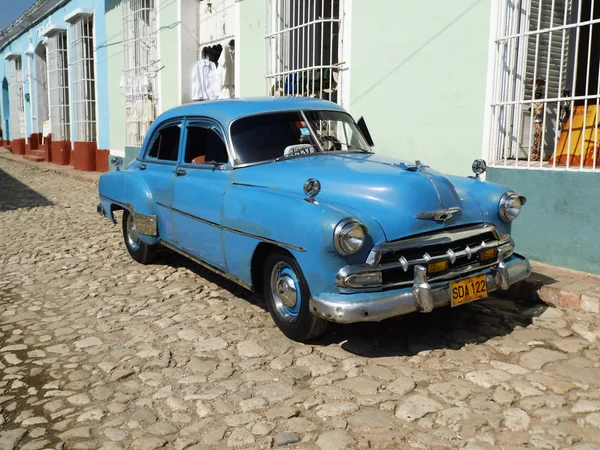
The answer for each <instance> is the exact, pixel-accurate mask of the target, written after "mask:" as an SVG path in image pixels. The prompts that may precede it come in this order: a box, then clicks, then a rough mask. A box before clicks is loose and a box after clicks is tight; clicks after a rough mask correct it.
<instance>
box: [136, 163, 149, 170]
mask: <svg viewBox="0 0 600 450" xmlns="http://www.w3.org/2000/svg"><path fill="white" fill-rule="evenodd" d="M138 167H139V169H140V170H146V168H147V167H148V166H146V164H143V163H142V164H140V165H139V166H138Z"/></svg>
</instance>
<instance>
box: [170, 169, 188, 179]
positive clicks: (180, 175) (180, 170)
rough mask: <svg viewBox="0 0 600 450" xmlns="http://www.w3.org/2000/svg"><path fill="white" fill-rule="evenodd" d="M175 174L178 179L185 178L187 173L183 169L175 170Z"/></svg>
mask: <svg viewBox="0 0 600 450" xmlns="http://www.w3.org/2000/svg"><path fill="white" fill-rule="evenodd" d="M173 173H174V174H175V175H176V176H178V177H182V176H184V175H185V174H186V173H187V172H186V171H185V170H183V169H175V170H173Z"/></svg>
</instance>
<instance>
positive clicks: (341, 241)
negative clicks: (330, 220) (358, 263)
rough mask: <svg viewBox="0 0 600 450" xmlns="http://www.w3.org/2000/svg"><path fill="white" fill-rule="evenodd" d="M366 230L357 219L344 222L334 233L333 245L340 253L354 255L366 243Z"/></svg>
mask: <svg viewBox="0 0 600 450" xmlns="http://www.w3.org/2000/svg"><path fill="white" fill-rule="evenodd" d="M365 236H366V228H365V226H364V225H363V224H361V223H360V222H359V221H358V220H356V219H345V220H342V221H341V222H340V223H339V224H338V225H337V226H336V227H335V231H334V233H333V243H334V245H335V249H336V250H337V251H338V253H340V254H342V255H353V254H354V253H356V252H357V251H359V250H360V249H361V248H362V246H363V244H364V243H365Z"/></svg>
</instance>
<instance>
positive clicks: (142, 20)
mask: <svg viewBox="0 0 600 450" xmlns="http://www.w3.org/2000/svg"><path fill="white" fill-rule="evenodd" d="M156 33H157V31H156V9H155V0H125V1H124V3H123V47H124V52H125V69H124V71H123V79H122V82H121V88H122V89H123V92H124V94H125V109H126V111H125V114H126V116H125V117H126V119H125V120H126V144H127V145H134V146H140V145H142V142H143V140H144V136H145V135H146V132H147V131H148V128H149V127H150V124H151V123H152V121H153V120H154V119H155V118H156V114H157V111H156V109H157V102H158V96H157V90H156V75H157V70H158V67H157V60H156V51H157V47H156V38H157V36H156Z"/></svg>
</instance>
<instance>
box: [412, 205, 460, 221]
mask: <svg viewBox="0 0 600 450" xmlns="http://www.w3.org/2000/svg"><path fill="white" fill-rule="evenodd" d="M459 212H460V208H458V207H453V208H448V209H437V210H435V211H427V212H423V213H421V214H417V215H416V216H415V219H422V220H435V221H436V222H445V221H447V220H450V219H451V218H452V216H453V215H454V214H458V213H459Z"/></svg>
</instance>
